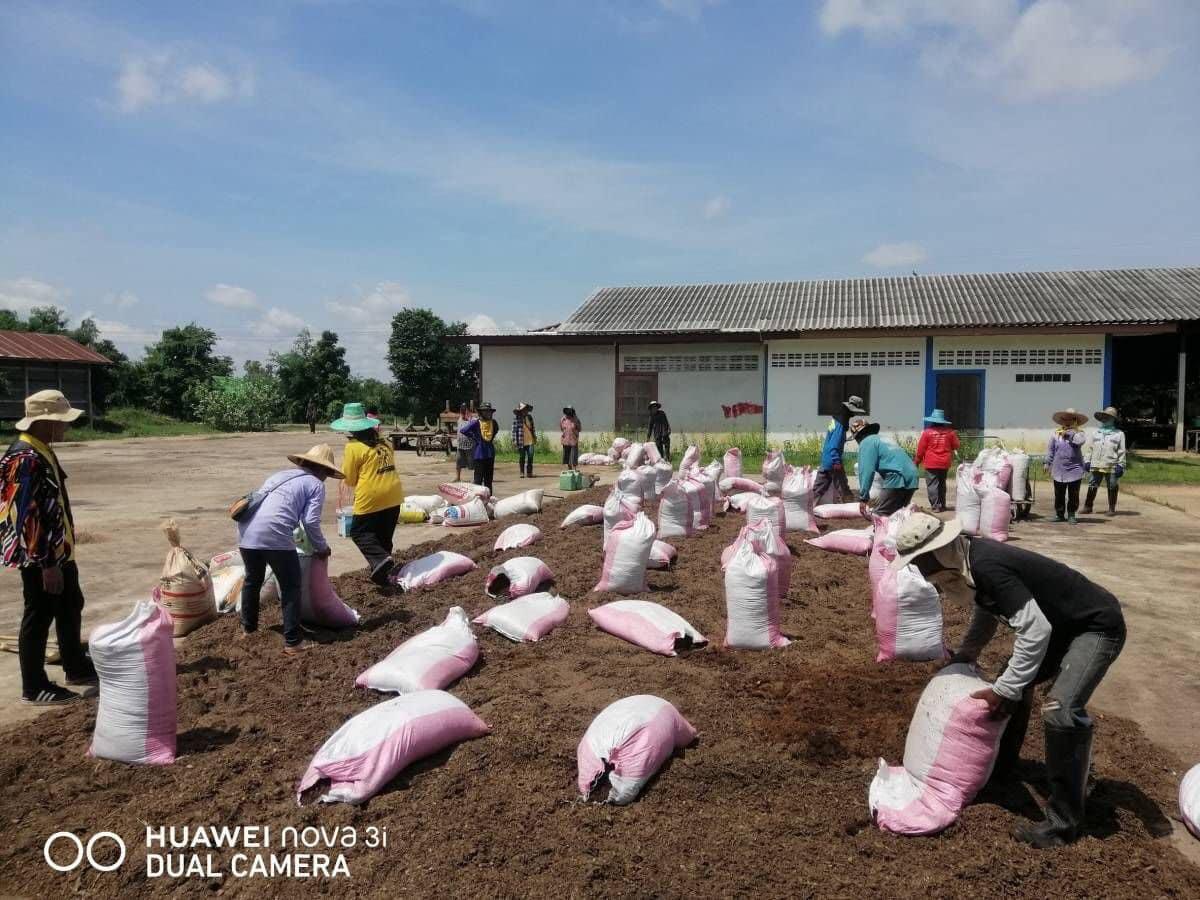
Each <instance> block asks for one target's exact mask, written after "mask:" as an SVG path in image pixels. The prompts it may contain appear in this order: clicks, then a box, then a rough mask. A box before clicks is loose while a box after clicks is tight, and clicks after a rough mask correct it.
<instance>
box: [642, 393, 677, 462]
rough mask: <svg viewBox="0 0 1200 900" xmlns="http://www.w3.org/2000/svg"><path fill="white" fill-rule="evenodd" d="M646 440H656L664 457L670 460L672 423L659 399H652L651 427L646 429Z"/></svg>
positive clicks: (655, 443)
mask: <svg viewBox="0 0 1200 900" xmlns="http://www.w3.org/2000/svg"><path fill="white" fill-rule="evenodd" d="M646 440H648V441H654V446H656V447H657V448H658V452H659V454H660V455H661V456H662V458H663V459H665V460H667V461H668V462H669V461H670V459H671V423H670V422H668V421H667V414H666V413H665V412H663V408H662V404H661V403H659V402H658V401H657V400H651V401H650V427H649V428H648V429H647V430H646Z"/></svg>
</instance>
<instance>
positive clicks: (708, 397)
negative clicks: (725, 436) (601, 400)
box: [621, 342, 763, 434]
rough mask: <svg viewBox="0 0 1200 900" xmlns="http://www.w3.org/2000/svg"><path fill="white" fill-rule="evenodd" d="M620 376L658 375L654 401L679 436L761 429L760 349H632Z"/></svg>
mask: <svg viewBox="0 0 1200 900" xmlns="http://www.w3.org/2000/svg"><path fill="white" fill-rule="evenodd" d="M621 370H622V371H623V372H649V371H656V372H658V400H659V402H660V403H662V405H663V409H664V410H666V413H667V416H668V418H669V419H670V420H671V430H672V431H673V432H676V433H682V434H697V433H701V434H702V433H709V434H712V433H722V432H731V431H753V432H757V433H760V434H761V433H762V429H763V413H762V406H763V372H762V344H760V343H757V342H755V343H744V344H743V343H736V344H735V343H728V344H726V343H718V344H630V345H626V346H622V347H621Z"/></svg>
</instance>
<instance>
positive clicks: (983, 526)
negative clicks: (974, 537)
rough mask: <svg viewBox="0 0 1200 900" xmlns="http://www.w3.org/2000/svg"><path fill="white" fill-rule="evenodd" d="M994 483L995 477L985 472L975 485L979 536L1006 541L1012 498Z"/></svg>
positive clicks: (1010, 517)
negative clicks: (977, 499) (977, 500)
mask: <svg viewBox="0 0 1200 900" xmlns="http://www.w3.org/2000/svg"><path fill="white" fill-rule="evenodd" d="M996 481H997V479H996V476H995V475H992V474H988V473H986V472H985V473H984V474H983V475H980V476H979V479H978V481H977V482H976V484H975V494H976V496H977V497H978V498H979V534H980V535H982V536H983V537H986V538H991V539H992V540H993V541H1007V540H1008V523H1009V521H1010V520H1011V519H1012V498H1011V497H1009V496H1008V494H1006V493H1005V492H1004V491H1002V490H1001V489H1000V488H999V487H998V486H997V483H996Z"/></svg>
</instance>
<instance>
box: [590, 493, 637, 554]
mask: <svg viewBox="0 0 1200 900" xmlns="http://www.w3.org/2000/svg"><path fill="white" fill-rule="evenodd" d="M641 511H642V498H641V496H639V495H637V494H630V493H626V492H625V491H622V490H621V489H620V488H614V489H613V490H612V491H611V492H610V493H609V495H608V499H607V500H605V501H604V531H603V533H602V537H601V542H600V546H601V548H604V547H607V546H608V536H609V534H610V533H611V532H612V530H613V528H615V527H616V526H617V525H618V524H619V523H621V522H628V521H629V520H630V519H632V518H633V517H634V516H636V515H637V514H638V513H640V512H641Z"/></svg>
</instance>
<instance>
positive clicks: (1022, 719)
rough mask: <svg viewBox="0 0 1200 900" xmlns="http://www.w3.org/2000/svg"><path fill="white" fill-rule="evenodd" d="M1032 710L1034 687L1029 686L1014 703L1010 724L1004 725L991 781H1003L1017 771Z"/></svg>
mask: <svg viewBox="0 0 1200 900" xmlns="http://www.w3.org/2000/svg"><path fill="white" fill-rule="evenodd" d="M1032 711H1033V688H1028V689H1026V691H1025V693H1024V694H1022V695H1021V699H1020V700H1018V701H1017V703H1016V704H1015V705H1014V707H1013V711H1012V714H1011V715H1010V716H1009V719H1008V724H1007V725H1005V726H1004V734H1002V735H1001V736H1000V746H999V747H998V748H997V750H996V764H995V765H994V766H992V774H991V777H990V778H989V779H988V780H989V781H991V782H995V783H997V784H999V783H1002V782H1004V781H1007V780H1008V779H1009V778H1011V777H1012V775H1013V773H1014V772H1015V771H1016V768H1017V764H1018V763H1019V762H1020V761H1021V747H1022V746H1023V745H1024V743H1025V734H1026V732H1027V731H1028V730H1029V716H1030V713H1031V712H1032Z"/></svg>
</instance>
